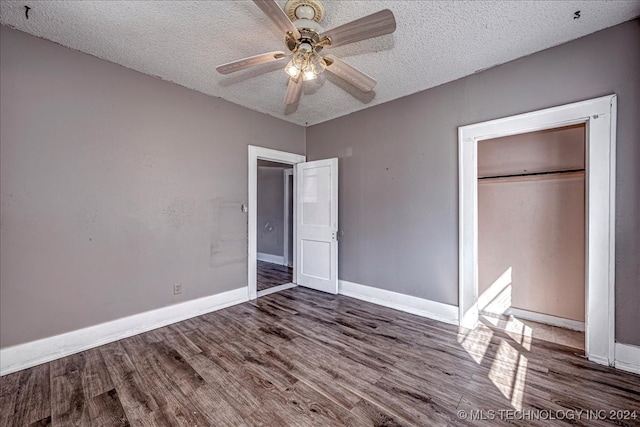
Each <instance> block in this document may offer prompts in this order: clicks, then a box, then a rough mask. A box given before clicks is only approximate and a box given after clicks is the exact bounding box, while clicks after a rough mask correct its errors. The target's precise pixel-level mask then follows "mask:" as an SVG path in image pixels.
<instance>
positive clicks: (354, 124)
mask: <svg viewBox="0 0 640 427" xmlns="http://www.w3.org/2000/svg"><path fill="white" fill-rule="evenodd" d="M639 22H640V21H638V20H634V21H630V22H627V23H624V24H621V25H618V26H616V27H612V28H609V29H607V30H604V31H601V32H598V33H595V34H592V35H589V36H586V37H584V38H581V39H578V40H575V41H572V42H569V43H566V44H563V45H560V46H557V47H554V48H552V49H548V50H545V51H543V52H539V53H536V54H534V55H531V56H528V57H525V58H522V59H519V60H516V61H513V62H510V63H508V64H504V65H502V66H499V67H495V68H492V69H490V70H487V71H484V72H481V73H478V74H475V75H472V76H469V77H466V78H463V79H460V80H457V81H455V82H452V83H448V84H446V85H442V86H439V87H436V88H433V89H430V90H427V91H424V92H421V93H418V94H415V95H412V96H408V97H405V98H403V99H399V100H396V101H393V102H389V103H386V104H382V105H379V106H376V107H373V108H370V109H367V110H364V111H360V112H358V113H354V114H351V115H349V116H346V117H342V118H339V119H335V120H332V121H329V122H326V123H322V124H319V125H316V126H312V127H310V128H307V134H306V138H307V158H308V159H309V160H316V159H322V158H327V157H336V156H337V157H340V183H339V188H340V190H339V191H340V196H339V197H340V200H339V209H340V210H339V215H340V228H341V229H342V230H343V231H344V236H343V238H341V240H340V251H339V253H340V255H339V266H340V272H339V275H340V278H341V279H344V280H348V281H352V282H356V283H360V284H364V285H370V286H375V287H378V288H381V289H388V290H393V291H396V292H401V293H405V294H409V295H413V296H416V297H422V298H427V299H430V300H434V301H439V302H443V303H448V304H454V305H457V303H458V179H457V174H458V158H457V155H458V151H457V129H458V127H459V126H462V125H467V124H471V123H477V122H482V121H486V120H491V119H496V118H500V117H505V116H511V115H514V114H519V113H524V112H528V111H534V110H539V109H542V108H547V107H553V106H556V105H561V104H567V103H570V102H576V101H581V100H584V99H589V98H594V97H598V96H604V95H608V94H611V93H616V94H617V95H618V126H617V137H618V140H617V142H618V151H617V156H616V157H617V179H616V183H617V194H616V209H617V210H616V272H615V273H616V338H617V340H618V341H620V342H623V343H629V344H635V345H640V328H638V324H640V310H638V307H640V284H639V282H638V280H640V279H639V278H640V196H639V195H640V141H639V140H640V79H639V78H638V76H640V25H639Z"/></svg>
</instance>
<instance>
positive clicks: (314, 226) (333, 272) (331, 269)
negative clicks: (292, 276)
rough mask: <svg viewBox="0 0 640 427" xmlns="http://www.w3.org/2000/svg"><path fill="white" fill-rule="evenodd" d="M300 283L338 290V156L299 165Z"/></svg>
mask: <svg viewBox="0 0 640 427" xmlns="http://www.w3.org/2000/svg"><path fill="white" fill-rule="evenodd" d="M295 181H296V182H295V183H296V208H297V209H296V211H297V212H296V243H297V244H296V251H297V257H296V258H297V269H296V275H297V282H296V283H297V284H298V285H301V286H306V287H308V288H312V289H316V290H318V291H323V292H329V293H332V294H337V293H338V241H337V237H336V236H337V233H338V159H337V158H334V159H326V160H317V161H315V162H306V163H298V164H297V165H296V175H295Z"/></svg>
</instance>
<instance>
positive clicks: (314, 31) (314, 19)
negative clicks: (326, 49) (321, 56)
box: [284, 0, 324, 52]
mask: <svg viewBox="0 0 640 427" xmlns="http://www.w3.org/2000/svg"><path fill="white" fill-rule="evenodd" d="M284 11H285V13H286V14H287V16H288V17H289V18H290V19H291V21H292V22H293V24H294V25H295V26H296V28H297V29H298V31H299V32H300V38H298V39H296V38H295V37H294V36H293V35H292V34H287V35H286V36H285V44H286V45H287V48H288V49H289V50H290V51H291V52H293V51H295V50H297V49H298V48H300V47H301V46H302V47H306V46H307V45H308V46H311V48H312V50H314V51H316V52H320V51H321V50H322V48H323V45H322V44H318V42H319V41H320V37H319V34H320V33H321V32H322V31H323V29H322V27H321V26H320V25H319V24H318V23H319V22H320V21H321V20H322V18H323V17H324V6H323V5H322V3H321V2H320V1H318V0H288V1H287V3H286V4H285V6H284Z"/></svg>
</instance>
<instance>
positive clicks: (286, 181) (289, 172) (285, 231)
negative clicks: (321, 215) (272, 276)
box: [282, 169, 295, 267]
mask: <svg viewBox="0 0 640 427" xmlns="http://www.w3.org/2000/svg"><path fill="white" fill-rule="evenodd" d="M282 175H283V176H284V227H282V228H283V235H284V238H283V240H284V244H283V250H284V252H283V253H284V266H285V267H289V233H291V232H292V231H293V230H292V229H295V223H294V227H289V222H291V218H289V196H290V195H289V177H291V179H292V180H293V169H285V170H283V171H282ZM294 185H295V183H294ZM294 194H295V193H294ZM293 197H294V199H295V196H293ZM293 209H295V202H294V207H293ZM294 247H295V241H294ZM293 252H294V254H295V251H293ZM294 256H295V255H294ZM291 267H293V266H291Z"/></svg>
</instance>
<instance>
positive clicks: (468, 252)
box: [458, 95, 617, 365]
mask: <svg viewBox="0 0 640 427" xmlns="http://www.w3.org/2000/svg"><path fill="white" fill-rule="evenodd" d="M616 108H617V100H616V96H615V95H609V96H604V97H601V98H595V99H591V100H587V101H582V102H576V103H573V104H568V105H563V106H559V107H554V108H549V109H545V110H540V111H534V112H531V113H525V114H520V115H516V116H511V117H506V118H503V119H498V120H492V121H488V122H483V123H478V124H473V125H468V126H462V127H460V128H459V130H458V160H459V181H458V183H459V239H460V240H459V310H460V312H459V318H460V326H462V327H464V328H468V329H474V328H475V327H476V325H477V324H478V315H479V311H480V310H479V301H478V300H479V291H478V144H479V143H482V141H485V140H488V139H492V138H500V137H504V136H510V135H518V134H523V133H527V132H535V131H542V130H547V129H552V128H559V127H564V126H572V125H584V126H585V129H586V148H585V159H586V160H585V177H586V182H585V188H586V192H585V211H586V216H585V246H586V253H585V301H586V304H585V349H584V351H585V355H586V356H587V358H588V359H589V360H591V361H594V362H596V363H600V364H604V365H613V363H614V348H615V331H614V327H615V301H614V284H615V177H616V174H615V153H616V150H615V142H616V133H615V131H616Z"/></svg>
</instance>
